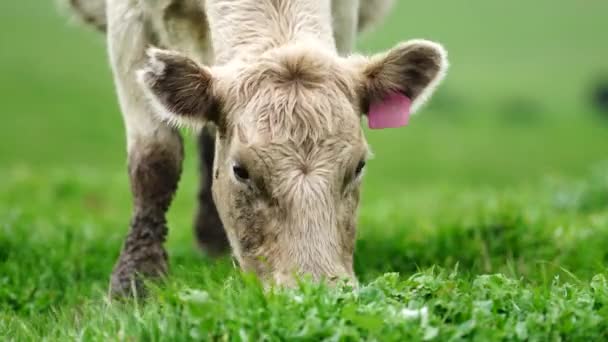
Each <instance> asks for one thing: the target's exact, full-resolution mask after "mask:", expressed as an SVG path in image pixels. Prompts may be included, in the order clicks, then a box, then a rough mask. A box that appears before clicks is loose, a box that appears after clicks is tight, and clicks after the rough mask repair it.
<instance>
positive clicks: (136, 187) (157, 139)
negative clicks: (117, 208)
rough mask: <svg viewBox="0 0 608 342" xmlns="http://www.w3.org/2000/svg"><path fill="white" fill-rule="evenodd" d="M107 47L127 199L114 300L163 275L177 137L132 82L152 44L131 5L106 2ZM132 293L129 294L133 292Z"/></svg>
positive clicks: (179, 152) (178, 156)
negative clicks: (122, 134)
mask: <svg viewBox="0 0 608 342" xmlns="http://www.w3.org/2000/svg"><path fill="white" fill-rule="evenodd" d="M107 14H108V31H107V38H108V47H109V52H110V60H111V64H112V71H113V75H114V81H115V85H116V88H117V92H118V97H119V102H120V107H121V111H122V114H123V119H124V123H125V128H126V133H127V153H128V171H129V181H130V184H131V193H132V196H133V212H132V217H131V222H130V231H129V233H128V236H127V238H126V241H125V242H124V245H123V247H122V251H121V253H120V257H119V258H118V261H117V263H116V265H115V267H114V271H113V273H112V277H111V280H110V291H111V292H112V294H114V295H130V294H138V295H141V294H143V291H144V289H143V287H142V283H143V279H145V278H159V277H161V276H162V275H164V274H166V273H167V270H168V264H167V262H168V260H167V253H166V251H165V249H164V247H163V244H164V242H165V238H166V235H167V224H166V218H165V215H166V212H167V210H168V208H169V205H170V204H171V201H172V198H173V195H174V193H175V191H176V189H177V184H178V181H179V178H180V174H181V167H182V159H183V146H182V141H181V137H180V135H179V133H178V132H177V131H176V130H175V129H173V128H171V127H169V126H167V125H166V124H164V123H162V122H161V121H160V120H159V119H158V118H157V116H156V115H155V114H154V111H153V109H152V108H151V107H150V105H149V104H148V101H146V99H145V97H144V95H143V91H142V89H141V87H140V86H139V84H138V83H137V81H136V71H137V70H139V69H140V68H141V67H142V66H143V63H144V62H145V60H146V54H145V51H146V49H147V48H148V47H149V45H151V44H153V43H155V42H154V41H153V38H152V37H154V35H152V34H151V32H149V31H147V27H149V25H146V24H145V16H144V15H143V13H142V11H141V8H140V7H139V6H138V2H136V1H122V0H108V8H107ZM133 292H135V293H133Z"/></svg>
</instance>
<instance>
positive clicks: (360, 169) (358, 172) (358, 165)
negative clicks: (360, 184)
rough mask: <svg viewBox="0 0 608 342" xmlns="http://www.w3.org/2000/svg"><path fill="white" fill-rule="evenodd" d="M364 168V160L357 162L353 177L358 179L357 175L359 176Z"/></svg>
mask: <svg viewBox="0 0 608 342" xmlns="http://www.w3.org/2000/svg"><path fill="white" fill-rule="evenodd" d="M364 168H365V160H362V161H360V162H359V164H357V168H356V169H355V176H356V177H358V176H359V175H361V172H363V169H364Z"/></svg>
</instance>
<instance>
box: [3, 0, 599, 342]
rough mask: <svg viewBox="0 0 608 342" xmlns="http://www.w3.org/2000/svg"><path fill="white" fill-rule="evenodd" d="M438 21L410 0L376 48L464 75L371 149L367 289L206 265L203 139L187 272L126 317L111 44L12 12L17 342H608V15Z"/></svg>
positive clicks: (9, 318) (192, 186)
mask: <svg viewBox="0 0 608 342" xmlns="http://www.w3.org/2000/svg"><path fill="white" fill-rule="evenodd" d="M442 6H443V7H442V10H441V11H439V12H437V3H436V2H432V1H429V2H424V3H412V2H410V1H404V2H400V4H399V7H398V9H397V10H396V11H395V13H394V14H393V16H392V17H391V19H390V20H389V21H388V22H387V23H386V24H385V25H384V26H383V27H382V28H381V29H380V30H379V31H378V32H376V33H375V34H370V35H368V36H366V37H364V38H363V40H362V42H361V47H362V49H363V50H365V51H376V50H380V49H384V48H386V47H389V46H391V45H392V44H393V43H395V42H397V41H399V40H401V39H407V38H410V37H419V36H421V37H427V38H432V39H436V40H439V41H441V42H444V43H445V44H446V45H447V47H448V50H449V51H450V55H451V57H450V59H451V62H452V70H451V72H450V74H449V76H448V79H447V81H446V84H445V86H443V87H442V88H441V89H440V91H439V93H438V94H437V97H436V98H435V100H434V101H433V103H432V104H431V106H429V107H428V108H427V109H426V110H425V113H424V114H423V115H421V116H417V117H415V118H414V120H412V124H411V125H410V126H409V127H408V128H405V129H399V130H390V131H372V132H368V138H369V140H370V143H371V145H372V147H373V149H374V151H375V154H376V158H375V160H373V161H372V162H370V163H369V168H368V172H367V175H366V180H365V185H364V195H363V203H362V206H361V211H360V220H359V221H360V224H359V234H358V241H357V252H356V256H355V265H356V270H357V275H358V277H359V279H360V280H361V287H360V288H359V289H357V290H353V289H350V288H347V287H341V288H337V289H330V288H326V287H325V286H323V284H312V283H311V282H309V281H307V280H306V279H303V280H302V282H301V284H300V286H299V288H297V289H294V290H281V289H274V290H272V291H270V292H268V293H264V291H263V290H262V288H261V287H260V284H259V283H258V281H257V280H256V279H255V278H254V277H252V276H251V275H247V274H241V273H240V272H239V271H238V269H235V267H234V266H233V264H232V262H231V260H229V259H228V258H226V259H222V260H219V261H213V260H209V259H207V258H205V257H204V256H202V255H201V254H200V253H199V252H198V251H197V250H196V248H195V246H194V242H193V239H192V233H191V221H192V213H193V211H194V205H195V203H194V201H193V199H194V198H195V193H196V181H197V177H196V174H195V170H196V159H195V158H193V157H192V156H194V149H193V146H192V145H193V144H192V139H187V140H188V146H187V149H186V150H187V160H186V163H185V174H184V177H183V180H182V182H181V184H180V191H179V193H178V196H177V198H176V200H175V202H174V204H173V206H172V209H171V212H170V215H169V216H170V217H169V221H170V228H171V229H170V236H169V241H168V244H167V247H168V250H169V254H170V256H171V275H170V277H169V278H168V279H167V281H166V282H165V283H163V284H151V287H152V291H151V294H150V297H149V298H148V300H146V301H145V302H135V301H124V302H116V301H109V300H108V299H107V297H106V290H107V283H108V276H109V273H110V271H111V269H112V266H113V263H114V261H115V259H116V257H117V254H118V252H119V248H120V246H121V244H122V240H123V238H124V236H125V234H126V227H127V222H128V217H129V214H130V195H129V192H128V184H127V177H126V172H125V171H126V170H125V169H126V168H125V165H124V164H125V163H124V160H125V153H124V134H123V129H122V127H121V122H120V119H119V117H120V116H119V114H118V109H117V105H116V100H115V96H114V90H113V89H112V83H111V78H110V73H109V70H108V67H107V62H106V61H105V57H104V56H105V51H104V46H103V40H102V39H101V37H99V36H98V35H96V34H95V33H93V32H89V31H86V30H81V29H77V28H75V27H71V26H70V25H66V24H65V19H64V18H62V17H61V16H59V15H58V14H57V13H56V11H54V10H53V7H52V5H51V4H50V3H40V2H39V1H34V0H23V1H21V2H19V3H18V4H16V3H10V2H5V3H1V4H0V13H2V21H0V25H1V27H0V41H2V42H6V44H5V45H6V46H8V45H9V44H10V46H12V47H13V48H12V49H4V50H2V51H0V74H2V80H3V82H1V83H0V94H2V95H0V96H2V97H1V98H0V99H1V100H2V106H3V114H2V115H1V116H0V120H1V122H0V136H1V137H2V144H0V189H1V190H0V340H8V341H12V340H14V341H22V340H35V341H38V340H43V339H46V340H192V339H194V340H200V339H204V340H235V341H236V340H243V341H245V340H254V341H257V340H320V339H325V340H340V341H343V340H353V341H354V340H360V339H363V340H395V341H402V340H481V341H487V340H531V341H534V340H537V341H545V340H581V341H589V340H606V339H608V323H606V322H608V285H607V283H606V281H607V280H606V279H607V277H608V269H607V266H606V265H607V264H608V250H607V249H606V246H607V245H608V178H607V175H608V164H607V162H606V160H607V159H608V156H607V155H606V151H607V150H608V140H606V139H605V137H606V136H608V134H607V133H608V122H607V121H606V120H605V119H604V118H602V116H601V115H598V113H597V112H596V111H594V109H593V108H592V107H591V106H590V105H589V103H588V99H587V95H586V94H588V93H589V88H588V87H589V85H590V84H593V82H594V81H595V79H596V78H597V77H598V75H600V74H601V72H607V71H608V64H606V61H607V60H608V59H606V57H607V56H608V46H606V45H605V44H598V43H597V42H598V41H601V39H602V38H603V31H602V30H601V27H602V23H603V21H602V20H603V17H602V15H603V13H605V12H606V10H607V9H608V7H607V5H606V3H605V2H602V1H599V0H594V1H586V2H585V3H584V4H583V3H580V2H576V1H565V2H564V3H562V4H560V6H559V7H556V6H555V5H554V4H553V2H552V1H549V0H539V1H535V2H534V4H532V3H529V2H525V3H524V2H523V1H521V0H518V1H512V2H508V3H504V4H498V3H490V2H486V1H481V0H472V1H467V2H454V3H453V4H452V3H445V4H443V3H442ZM522 9H525V11H523V10H522ZM410 13H415V14H416V15H413V14H410ZM540 18H542V25H541V24H539V20H541V19H540Z"/></svg>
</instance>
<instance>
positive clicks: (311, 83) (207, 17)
mask: <svg viewBox="0 0 608 342" xmlns="http://www.w3.org/2000/svg"><path fill="white" fill-rule="evenodd" d="M81 1H84V0H81ZM91 1H101V0H91ZM106 1H107V11H106V13H107V16H106V19H107V35H108V45H109V49H110V57H111V61H112V65H113V70H114V76H115V80H116V85H117V88H118V93H119V98H120V100H121V107H122V110H123V116H124V118H125V123H126V127H127V137H128V143H129V154H130V155H139V153H140V148H141V146H153V145H154V146H156V144H160V146H164V149H163V153H164V155H170V156H173V158H168V159H167V160H172V162H171V163H172V164H171V165H181V164H180V163H181V158H180V157H179V156H181V154H180V153H181V142H179V141H178V140H179V139H177V136H176V133H175V131H173V130H171V129H170V128H169V127H168V126H166V125H165V124H164V122H168V123H170V124H171V125H172V126H173V125H184V126H188V127H198V128H201V127H204V126H205V125H213V126H215V127H216V129H217V134H216V142H215V154H214V158H215V160H214V163H213V173H212V174H213V176H214V177H213V182H212V194H213V198H214V201H215V204H216V205H217V212H218V213H219V216H220V218H221V221H222V223H223V225H224V227H225V230H226V234H227V237H228V240H229V242H230V245H231V247H232V250H233V253H234V255H235V257H236V258H237V260H238V261H239V264H240V265H241V267H242V268H243V269H245V270H251V271H254V272H256V273H257V274H258V275H259V276H260V277H261V278H262V279H263V280H265V281H267V282H268V283H271V282H275V283H279V284H287V285H289V284H292V283H293V275H294V274H310V275H312V276H313V277H314V278H315V279H321V278H326V279H330V280H333V279H337V278H346V279H349V280H351V281H353V282H356V278H355V275H354V272H353V253H354V242H355V235H356V211H357V207H358V202H359V185H360V182H361V178H362V173H363V172H362V168H361V167H360V166H361V165H364V164H363V162H364V161H365V160H366V158H367V156H368V155H369V149H368V146H367V142H366V140H365V137H364V135H363V132H362V130H361V123H360V121H361V113H365V112H367V108H368V106H369V104H370V103H373V102H376V101H382V100H383V98H384V97H386V96H387V95H388V94H390V93H391V92H395V91H397V92H402V93H403V94H405V95H407V96H409V97H411V98H412V100H413V101H414V104H415V106H416V107H419V106H420V105H421V104H422V103H423V102H424V101H425V100H426V99H427V98H428V97H429V96H430V94H431V93H432V91H433V90H434V88H435V87H436V85H437V84H438V83H439V82H440V80H441V78H442V77H443V75H444V73H445V69H446V68H447V62H446V54H445V51H444V50H443V48H442V47H441V46H439V45H438V44H435V43H431V42H427V41H411V42H407V43H402V44H399V45H397V46H396V47H395V48H393V49H391V50H390V51H388V52H386V53H382V54H378V55H376V56H372V57H369V58H368V57H362V56H346V55H347V54H348V53H349V52H350V50H351V48H352V46H353V44H354V40H355V36H356V33H357V31H361V30H362V29H364V28H365V27H366V26H368V25H369V24H370V23H371V22H374V21H375V20H376V17H378V16H379V15H383V14H385V13H386V11H387V8H389V5H390V3H391V2H392V1H389V0H352V1H351V0H311V1H308V0H306V1H304V0H206V1H205V0H200V1H199V0H155V1H141V0H106ZM81 8H82V7H81ZM365 11H367V12H365ZM364 12H365V13H364ZM87 15H89V16H94V15H93V14H91V13H88V14H87ZM97 17H98V18H101V17H103V15H98V16H97ZM97 21H98V20H97ZM151 44H153V45H157V46H159V47H161V48H163V49H165V50H160V49H156V48H154V49H150V50H148V51H147V53H146V49H147V47H148V46H149V45H151ZM211 46H212V47H213V49H211ZM211 56H213V63H212V60H211ZM138 70H139V71H138ZM136 71H138V80H139V85H140V86H141V87H138V86H137V85H136V84H135V80H134V74H135V72H136ZM153 114H156V115H153ZM176 139H177V140H176ZM150 158H152V160H153V158H154V156H150ZM138 160H139V161H138V163H141V164H142V165H147V164H148V163H149V161H148V160H140V159H138ZM176 161H178V162H177V163H176ZM163 169H165V167H159V168H158V169H157V170H155V171H151V172H153V174H154V176H153V177H150V175H143V176H142V175H139V176H134V175H132V182H137V179H136V178H138V177H148V179H156V177H157V176H159V175H160V174H161V173H160V172H162V170H163ZM169 178H171V177H169ZM173 178H174V177H173ZM173 178H171V179H173ZM146 191H147V190H145V189H144V188H141V189H139V188H134V189H133V192H134V196H135V198H140V197H141V196H140V194H141V193H146ZM169 192H171V191H169ZM144 197H145V196H144ZM206 197H208V196H206ZM153 201H154V200H153V199H152V198H149V199H148V200H146V201H144V202H145V203H143V204H141V205H140V204H137V205H136V206H138V207H139V206H141V207H148V204H149V203H153ZM136 202H137V201H136ZM164 209H165V208H164V207H163V208H159V210H157V212H156V213H154V214H152V213H150V214H149V216H150V217H156V216H158V215H162V217H163V218H164ZM136 213H137V210H136ZM210 219H213V218H212V217H211V218H210ZM134 230H135V228H132V231H134ZM133 234H134V233H132V234H131V235H133ZM151 248H152V247H151ZM154 248H157V247H156V245H154ZM161 248H162V246H161ZM130 253H134V252H132V251H131V250H129V249H127V248H125V249H124V250H123V254H122V255H121V258H120V260H119V263H118V265H117V268H116V270H123V269H125V270H127V271H125V272H122V271H121V272H122V273H120V272H119V273H120V276H118V277H117V276H116V274H115V277H114V278H113V279H118V281H117V282H118V283H116V282H114V281H113V282H112V287H113V289H114V290H115V291H119V292H122V293H124V292H125V290H124V289H125V283H128V282H129V281H131V280H133V279H136V278H134V276H135V274H137V273H138V272H141V273H144V274H148V275H155V273H162V272H163V271H164V270H165V269H166V268H165V267H161V266H159V267H158V268H157V269H158V270H160V271H159V272H148V271H147V270H148V268H149V267H148V266H147V265H149V264H150V263H154V262H158V263H160V265H164V264H163V261H162V260H158V258H156V257H154V256H153V255H151V256H150V258H145V257H144V258H143V259H144V260H140V258H133V257H131V256H130V255H129V254H130ZM125 254H127V255H125ZM152 254H154V253H152ZM161 259H162V258H161ZM124 260H127V261H128V265H129V266H128V267H126V266H125V267H123V264H124V263H126V262H127V261H124ZM132 260H137V261H136V262H133V261H132ZM138 263H139V264H138ZM115 272H117V271H115ZM129 273H130V274H129Z"/></svg>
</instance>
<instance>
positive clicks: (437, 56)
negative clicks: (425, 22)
mask: <svg viewBox="0 0 608 342" xmlns="http://www.w3.org/2000/svg"><path fill="white" fill-rule="evenodd" d="M357 64H358V68H357V70H358V72H359V73H360V79H361V82H362V85H361V89H362V94H361V97H362V99H361V100H362V103H363V105H364V106H365V108H364V109H369V105H370V104H372V103H378V102H381V101H384V100H385V99H387V98H389V97H390V96H391V94H394V93H400V94H402V95H405V96H406V97H408V98H409V99H410V100H411V101H412V112H413V111H415V110H416V109H418V108H420V106H421V105H422V104H424V102H426V101H427V100H428V99H429V98H430V96H431V95H432V94H433V92H434V90H435V88H436V87H437V86H438V85H439V83H440V82H441V80H442V79H443V77H444V76H445V73H446V71H447V68H448V62H447V53H446V51H445V49H444V48H443V47H442V46H441V45H439V44H437V43H434V42H430V41H426V40H413V41H409V42H405V43H401V44H399V45H397V46H395V47H394V48H392V49H391V50H389V51H388V52H385V53H381V54H377V55H375V56H372V57H370V58H366V59H359V60H358V61H357Z"/></svg>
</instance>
